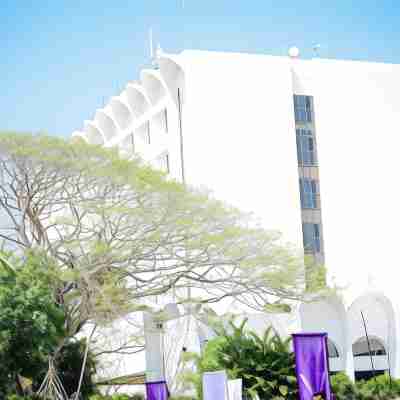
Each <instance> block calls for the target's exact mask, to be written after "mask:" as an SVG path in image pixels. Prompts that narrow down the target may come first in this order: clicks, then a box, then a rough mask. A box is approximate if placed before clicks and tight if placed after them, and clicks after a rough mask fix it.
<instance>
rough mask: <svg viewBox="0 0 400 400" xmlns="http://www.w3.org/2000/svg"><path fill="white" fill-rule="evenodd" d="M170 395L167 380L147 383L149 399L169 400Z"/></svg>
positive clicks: (147, 396)
mask: <svg viewBox="0 0 400 400" xmlns="http://www.w3.org/2000/svg"><path fill="white" fill-rule="evenodd" d="M168 397H169V392H168V387H167V383H166V382H165V381H159V382H148V383H146V398H147V400H167V399H168Z"/></svg>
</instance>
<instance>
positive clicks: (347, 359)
mask: <svg viewBox="0 0 400 400" xmlns="http://www.w3.org/2000/svg"><path fill="white" fill-rule="evenodd" d="M299 311H300V319H301V329H302V331H303V332H326V333H327V334H328V338H329V342H328V350H329V355H330V357H329V365H330V369H331V371H346V373H347V374H348V375H349V376H353V375H354V369H353V358H352V354H351V343H350V341H349V334H348V332H349V325H348V319H347V313H346V309H345V306H344V305H343V303H342V301H341V300H340V299H339V298H337V297H331V298H327V299H324V300H321V301H318V302H312V303H303V304H301V305H300V310H299Z"/></svg>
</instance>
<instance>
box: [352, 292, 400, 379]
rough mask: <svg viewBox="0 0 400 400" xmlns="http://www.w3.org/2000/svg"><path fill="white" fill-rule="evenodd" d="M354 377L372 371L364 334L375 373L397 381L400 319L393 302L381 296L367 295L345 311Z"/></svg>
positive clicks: (375, 293) (370, 293) (378, 294)
mask: <svg viewBox="0 0 400 400" xmlns="http://www.w3.org/2000/svg"><path fill="white" fill-rule="evenodd" d="M348 316H349V323H350V338H351V342H352V346H353V350H354V351H353V352H354V367H355V372H356V376H357V375H358V376H361V375H362V373H363V372H365V371H369V370H371V369H372V365H371V359H370V355H369V349H368V343H367V339H366V332H367V334H368V337H369V342H370V343H369V344H370V350H371V353H372V362H373V364H374V368H375V370H378V371H386V370H389V369H390V371H391V374H392V375H393V376H395V377H399V354H398V348H399V346H398V340H399V327H398V324H399V317H398V312H397V310H396V306H395V304H394V303H393V301H392V300H391V299H390V298H389V297H388V296H386V295H385V294H383V293H382V292H368V293H365V294H364V295H362V296H360V297H358V298H357V299H355V300H354V302H353V303H352V304H351V306H350V308H349V310H348Z"/></svg>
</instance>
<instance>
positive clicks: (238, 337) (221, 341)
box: [183, 320, 297, 400]
mask: <svg viewBox="0 0 400 400" xmlns="http://www.w3.org/2000/svg"><path fill="white" fill-rule="evenodd" d="M245 325H246V320H245V321H244V322H243V323H242V324H241V325H240V326H235V325H234V324H233V322H232V321H231V322H230V330H229V331H228V330H226V329H225V328H224V327H221V326H220V327H217V328H216V330H217V333H218V335H219V336H218V337H217V338H215V339H212V340H210V341H209V342H208V343H207V345H206V347H205V349H204V352H203V354H202V355H201V357H197V358H195V360H196V363H197V373H196V374H193V373H190V372H189V373H186V374H185V375H184V376H183V379H185V380H186V382H191V383H192V384H193V386H194V387H195V389H196V391H197V397H198V398H199V399H202V398H203V397H202V388H201V376H202V374H203V373H204V372H207V371H218V370H226V372H227V374H228V377H229V378H230V379H238V378H241V379H242V381H243V389H244V393H243V394H244V397H246V396H247V397H249V398H253V397H255V395H258V396H259V398H260V399H273V398H281V399H282V398H283V399H288V400H297V383H296V377H295V367H294V354H293V352H292V351H291V350H290V339H281V338H280V337H279V335H278V334H276V333H275V332H274V331H273V330H272V328H268V329H267V330H266V331H265V333H264V335H263V336H258V335H256V334H255V333H254V332H249V331H246V330H245Z"/></svg>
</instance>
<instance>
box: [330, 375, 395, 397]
mask: <svg viewBox="0 0 400 400" xmlns="http://www.w3.org/2000/svg"><path fill="white" fill-rule="evenodd" d="M331 384H332V391H333V393H334V394H335V397H336V399H337V400H390V399H394V398H396V397H399V396H400V381H399V380H395V379H392V380H391V379H390V378H389V376H388V375H387V374H384V375H380V376H377V377H375V378H372V379H369V380H368V381H358V382H356V383H355V384H354V383H353V382H351V381H350V379H349V378H348V377H347V375H345V374H344V373H339V374H336V375H334V376H333V377H332V378H331Z"/></svg>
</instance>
